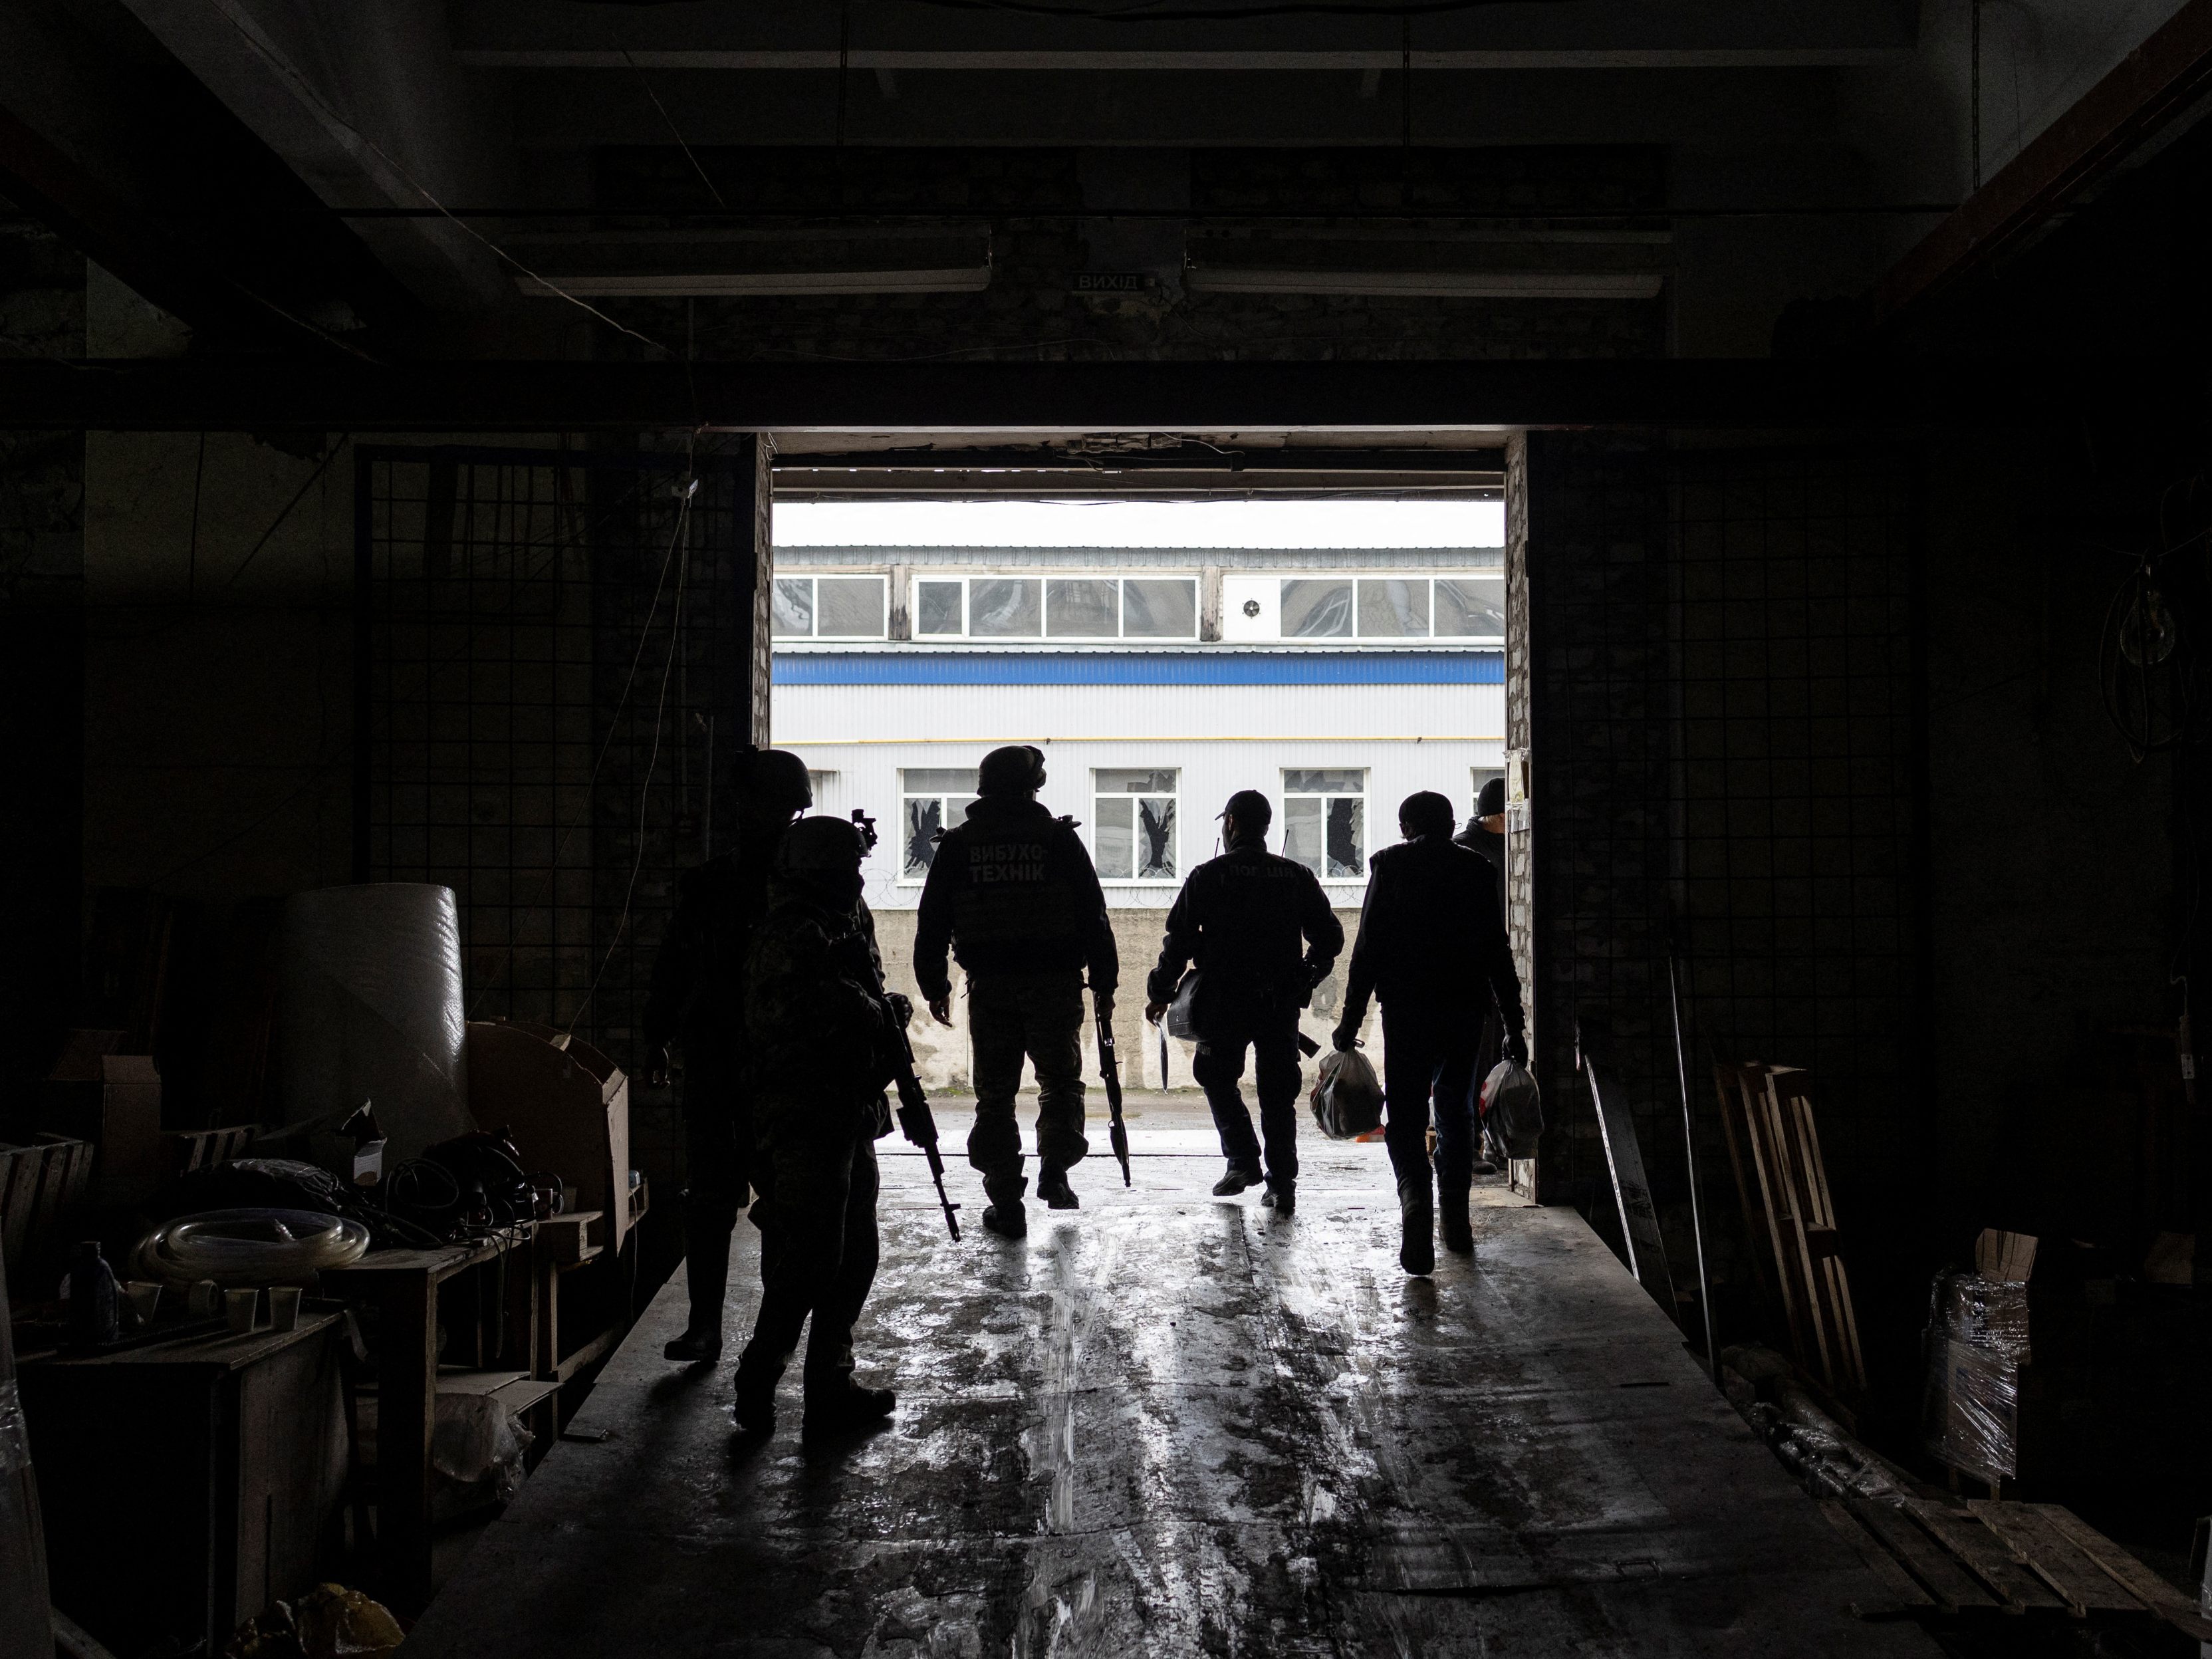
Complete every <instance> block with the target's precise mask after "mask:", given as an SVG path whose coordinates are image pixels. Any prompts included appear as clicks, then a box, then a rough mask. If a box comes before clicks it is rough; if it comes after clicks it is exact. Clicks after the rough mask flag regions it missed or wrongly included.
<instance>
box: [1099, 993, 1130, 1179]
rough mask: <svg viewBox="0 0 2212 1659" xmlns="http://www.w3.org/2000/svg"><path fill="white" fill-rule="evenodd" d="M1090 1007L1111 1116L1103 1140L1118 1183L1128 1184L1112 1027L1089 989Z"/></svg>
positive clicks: (1126, 1146)
mask: <svg viewBox="0 0 2212 1659" xmlns="http://www.w3.org/2000/svg"><path fill="white" fill-rule="evenodd" d="M1091 1007H1092V1009H1093V1011H1094V1012H1096V1013H1097V1029H1098V1075H1099V1076H1101V1077H1103V1078H1104V1079H1106V1109H1107V1110H1108V1111H1109V1112H1111V1113H1112V1114H1113V1115H1114V1121H1113V1125H1112V1127H1109V1129H1108V1130H1107V1131H1106V1139H1108V1140H1109V1142H1111V1143H1112V1145H1113V1147H1114V1156H1115V1158H1119V1159H1121V1184H1122V1185H1123V1186H1124V1187H1126V1186H1127V1185H1128V1184H1129V1131H1128V1129H1127V1127H1126V1126H1125V1125H1124V1124H1123V1123H1122V1121H1121V1060H1120V1059H1119V1057H1118V1056H1117V1055H1116V1054H1115V1050H1114V1026H1113V1022H1112V1021H1111V1020H1110V1019H1109V1018H1108V1016H1107V1012H1106V1006H1105V1005H1104V1004H1103V1002H1102V1000H1101V999H1100V998H1099V995H1098V993H1097V991H1096V990H1093V991H1092V992H1091Z"/></svg>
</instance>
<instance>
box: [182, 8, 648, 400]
mask: <svg viewBox="0 0 2212 1659" xmlns="http://www.w3.org/2000/svg"><path fill="white" fill-rule="evenodd" d="M208 3H209V4H210V6H211V7H213V8H214V9H215V10H216V13H217V14H218V15H220V16H221V17H222V20H223V21H224V22H226V23H228V24H229V25H230V27H231V29H232V31H233V32H234V33H236V34H237V36H238V38H239V39H240V40H243V41H244V42H245V43H246V49H247V50H248V51H250V52H252V53H253V55H254V56H255V57H257V58H260V59H261V61H262V62H263V63H264V64H266V65H267V66H268V67H269V68H270V70H272V71H274V72H275V73H276V75H277V76H279V77H280V78H281V79H283V80H284V81H286V82H289V83H290V84H291V86H292V88H294V90H295V91H296V92H297V93H298V94H300V96H301V97H302V98H304V99H306V100H307V101H308V102H309V103H311V104H313V106H314V107H315V109H316V110H317V111H318V112H319V113H320V114H321V115H322V117H323V118H324V119H325V121H328V122H329V123H331V125H333V126H335V127H337V128H339V129H341V130H342V131H343V132H344V133H345V134H346V135H347V136H348V137H351V138H352V139H353V140H354V141H355V142H356V143H358V144H360V145H361V146H362V148H363V149H368V151H370V152H371V153H372V154H374V155H375V156H376V158H377V159H378V160H379V161H382V162H383V163H384V165H385V166H386V167H390V168H391V169H392V172H393V173H395V174H396V175H397V176H398V178H399V179H400V180H401V182H403V183H404V184H405V185H406V186H407V187H408V188H409V189H410V190H411V191H414V192H415V193H416V195H417V196H420V197H422V199H423V200H424V201H425V202H427V203H428V204H430V206H431V207H432V208H434V209H435V210H437V212H438V213H439V214H441V215H442V216H444V217H445V218H447V219H448V220H450V221H452V222H453V224H455V225H456V226H458V227H459V228H460V229H461V231H462V232H463V233H464V234H466V235H468V236H470V237H472V238H473V239H475V240H477V241H478V242H480V243H482V244H483V246H485V247H486V248H488V249H489V250H490V251H491V252H492V254H493V256H494V257H495V258H499V259H501V260H502V261H504V262H505V263H506V264H510V265H512V266H513V267H514V269H515V270H519V271H520V272H521V273H522V274H523V275H524V276H527V277H528V278H529V279H530V280H531V281H532V282H533V283H538V284H540V285H542V286H543V287H544V289H545V291H546V292H547V293H549V294H551V295H556V296H557V297H558V298H560V299H563V300H566V301H568V303H569V304H570V305H572V306H574V307H576V308H577V309H578V310H579V311H582V312H585V313H588V314H589V315H591V316H593V317H596V318H598V319H599V321H601V322H603V323H605V325H607V326H608V327H609V328H611V329H613V330H614V331H616V332H617V333H618V334H627V335H629V337H630V338H631V339H633V340H635V341H637V342H638V343H640V344H641V345H645V346H648V347H650V348H651V349H653V350H655V351H658V352H661V353H663V354H665V356H670V357H674V356H676V355H677V354H676V353H675V352H673V351H671V350H670V349H668V348H667V347H666V346H665V345H663V344H662V343H660V342H659V341H658V340H656V339H654V338H653V337H651V336H650V335H647V334H641V333H639V332H638V331H637V330H635V329H634V328H632V327H630V326H629V325H628V324H626V323H620V322H617V321H616V320H615V319H613V318H612V317H610V316H608V315H607V313H605V312H604V311H601V310H600V309H599V307H597V306H594V305H591V304H588V303H587V302H586V301H583V300H580V299H579V298H577V297H576V295H573V294H571V293H569V292H568V290H567V289H563V288H562V287H561V286H560V284H558V283H554V282H552V281H550V280H549V279H548V278H546V277H544V276H539V275H538V272H536V271H534V270H532V269H531V268H530V267H529V266H528V265H526V264H523V263H522V261H521V260H520V259H518V258H515V257H514V256H513V254H511V253H509V252H507V250H506V249H505V248H503V247H501V246H500V245H499V244H498V243H496V242H495V241H493V240H491V239H490V238H489V237H488V236H486V235H485V234H483V232H482V231H480V230H478V229H477V228H476V227H474V226H473V225H471V224H470V223H469V222H467V221H466V220H465V219H463V218H461V217H459V216H458V215H456V214H453V213H449V212H447V210H446V204H444V203H443V202H441V201H440V200H439V199H438V198H437V197H436V196H435V195H433V194H432V193H431V191H429V189H428V187H427V186H426V185H423V184H422V181H421V180H420V179H416V177H415V175H414V174H413V173H410V172H408V170H407V169H406V168H405V167H402V166H401V165H400V164H399V163H398V161H396V160H395V159H394V158H393V157H392V153H391V152H390V151H389V150H387V149H385V148H384V146H383V145H381V144H380V143H377V142H376V140H375V139H374V138H372V137H369V136H368V134H367V133H365V132H363V131H362V130H361V129H360V128H359V127H357V126H356V125H354V124H353V123H352V122H351V121H349V120H348V119H347V118H345V117H344V116H343V115H341V114H340V113H339V112H337V110H336V109H335V108H334V107H332V106H331V101H330V100H328V99H327V98H325V97H324V96H323V94H321V92H320V91H319V90H318V89H317V88H316V87H315V85H314V83H313V82H311V81H309V80H308V79H307V76H304V75H302V74H301V73H300V71H299V70H297V69H296V68H295V67H294V66H293V64H292V62H291V60H290V59H289V58H287V57H286V56H285V55H284V54H283V52H280V51H278V50H277V48H276V44H275V43H274V42H273V41H271V40H268V39H267V38H266V37H265V36H264V35H263V34H262V33H261V32H260V27H259V26H258V24H255V25H254V26H253V27H247V23H248V20H247V19H246V18H244V17H241V16H240V15H239V8H238V6H237V4H236V0H208ZM251 297H253V298H256V299H258V298H259V297H260V296H258V295H252V296H251ZM262 303H263V304H264V305H266V304H268V303H269V302H268V301H262ZM270 309H271V310H275V309H276V307H273V306H271V307H270ZM280 314H288V313H280ZM289 320H291V321H294V322H298V323H300V325H301V327H304V328H309V329H312V330H313V331H314V332H315V333H317V334H319V335H322V336H324V337H325V338H327V339H329V340H330V341H331V343H333V344H335V345H339V346H342V347H343V349H346V350H348V351H350V352H352V353H353V355H354V356H357V357H366V356H368V354H367V353H365V352H362V351H361V350H360V349H357V348H356V347H354V346H352V345H349V344H348V343H346V342H344V341H342V340H339V339H337V337H336V336H333V335H331V334H330V333H329V332H328V331H326V330H323V329H319V328H315V327H314V325H313V324H311V323H307V322H305V321H303V320H302V319H298V318H290V319H289ZM372 361H373V360H372Z"/></svg>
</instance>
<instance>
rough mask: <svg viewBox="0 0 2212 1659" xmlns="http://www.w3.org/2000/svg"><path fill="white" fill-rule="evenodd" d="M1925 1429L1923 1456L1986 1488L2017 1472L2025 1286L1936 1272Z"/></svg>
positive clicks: (1927, 1334)
mask: <svg viewBox="0 0 2212 1659" xmlns="http://www.w3.org/2000/svg"><path fill="white" fill-rule="evenodd" d="M1923 1342H1924V1346H1925V1349H1926V1353H1927V1360H1928V1371H1927V1388H1926V1391H1925V1394H1924V1395H1923V1431H1924V1437H1925V1443H1926V1445H1927V1448H1928V1451H1929V1455H1931V1456H1933V1457H1935V1458H1936V1460H1937V1461H1938V1462H1941V1463H1943V1464H1944V1465H1946V1466H1947V1467H1948V1468H1954V1469H1957V1470H1959V1471H1960V1473H1961V1474H1970V1475H1972V1476H1974V1477H1975V1478H1976V1479H1978V1480H1986V1481H1989V1482H1990V1483H1992V1484H1994V1483H1996V1481H1999V1480H2013V1479H2015V1477H2017V1476H2018V1474H2020V1368H2021V1366H2022V1365H2024V1364H2027V1362H2028V1358H2029V1347H2028V1321H2027V1285H2026V1283H2025V1282H2008V1281H2004V1280H1999V1279H1984V1277H1982V1275H1981V1274H1979V1273H1939V1274H1937V1275H1936V1282H1935V1285H1934V1287H1933V1289H1932V1290H1931V1291H1930V1293H1929V1299H1928V1328H1927V1330H1926V1332H1925V1334H1924V1337H1923Z"/></svg>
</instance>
